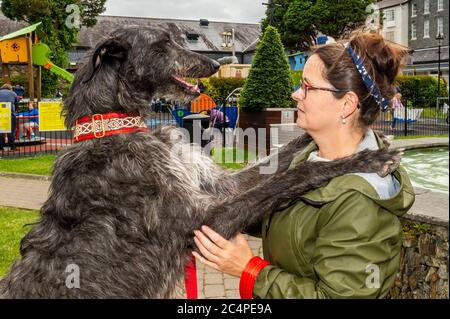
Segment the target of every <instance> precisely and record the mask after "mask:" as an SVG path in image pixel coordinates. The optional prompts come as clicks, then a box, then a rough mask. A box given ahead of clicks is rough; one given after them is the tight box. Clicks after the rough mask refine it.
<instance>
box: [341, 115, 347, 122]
mask: <svg viewBox="0 0 450 319" xmlns="http://www.w3.org/2000/svg"><path fill="white" fill-rule="evenodd" d="M345 123H347V120H346V119H345V117H344V115H342V124H345Z"/></svg>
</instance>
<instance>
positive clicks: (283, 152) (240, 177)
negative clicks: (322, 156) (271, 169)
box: [231, 133, 312, 185]
mask: <svg viewBox="0 0 450 319" xmlns="http://www.w3.org/2000/svg"><path fill="white" fill-rule="evenodd" d="M311 141H312V137H311V136H310V135H309V134H307V133H305V134H303V135H302V136H299V137H297V138H295V139H293V140H292V141H290V142H289V143H288V144H286V145H284V146H283V147H281V148H280V149H279V150H278V152H276V153H275V154H271V155H269V156H267V157H265V158H263V159H261V160H260V161H259V162H258V163H256V164H255V165H252V166H249V167H247V168H244V169H242V170H240V171H238V172H237V173H234V174H232V175H231V176H232V177H233V178H234V179H236V180H237V181H238V182H243V183H246V182H251V183H252V184H253V185H254V184H256V183H257V182H258V181H260V180H266V179H268V178H269V177H270V175H271V174H261V173H260V169H261V166H263V165H267V164H268V163H270V161H271V160H272V157H274V156H276V157H278V159H277V163H278V167H277V171H276V173H281V172H284V171H285V170H286V169H288V167H289V165H290V163H291V162H292V160H293V159H294V157H295V156H296V155H297V154H298V153H299V152H300V151H302V150H303V149H304V148H305V147H306V146H307V145H308V144H309V143H310V142H311Z"/></svg>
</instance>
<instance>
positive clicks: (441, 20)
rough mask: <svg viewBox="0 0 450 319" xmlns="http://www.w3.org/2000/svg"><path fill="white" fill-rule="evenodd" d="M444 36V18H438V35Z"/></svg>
mask: <svg viewBox="0 0 450 319" xmlns="http://www.w3.org/2000/svg"><path fill="white" fill-rule="evenodd" d="M439 34H440V35H442V36H444V18H442V17H439V18H437V34H436V35H439Z"/></svg>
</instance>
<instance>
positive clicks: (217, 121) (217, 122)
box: [209, 108, 230, 129]
mask: <svg viewBox="0 0 450 319" xmlns="http://www.w3.org/2000/svg"><path fill="white" fill-rule="evenodd" d="M209 116H210V118H211V123H213V126H214V127H215V128H218V129H222V128H223V126H224V122H223V117H224V116H223V112H222V111H221V110H219V109H218V108H213V109H212V110H211V111H210V114H209ZM229 121H230V120H229V118H228V116H227V117H226V123H228V122H229Z"/></svg>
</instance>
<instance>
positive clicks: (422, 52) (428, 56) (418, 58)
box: [411, 46, 448, 64]
mask: <svg viewBox="0 0 450 319" xmlns="http://www.w3.org/2000/svg"><path fill="white" fill-rule="evenodd" d="M438 60H439V56H438V48H427V49H419V50H414V53H413V54H412V57H411V62H412V64H420V63H428V62H437V61H438ZM443 61H448V46H446V47H441V62H443Z"/></svg>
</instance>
